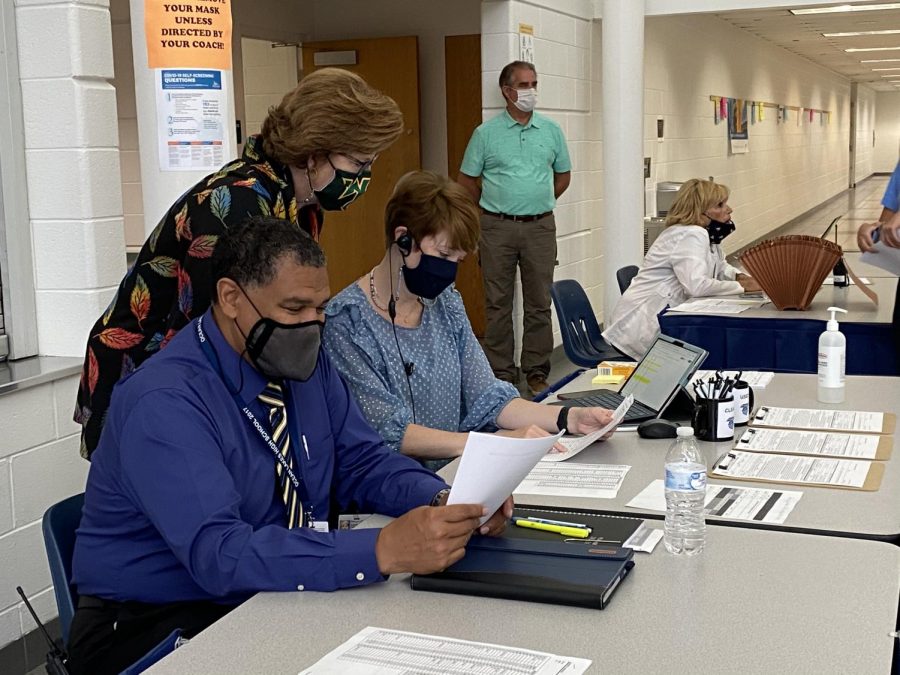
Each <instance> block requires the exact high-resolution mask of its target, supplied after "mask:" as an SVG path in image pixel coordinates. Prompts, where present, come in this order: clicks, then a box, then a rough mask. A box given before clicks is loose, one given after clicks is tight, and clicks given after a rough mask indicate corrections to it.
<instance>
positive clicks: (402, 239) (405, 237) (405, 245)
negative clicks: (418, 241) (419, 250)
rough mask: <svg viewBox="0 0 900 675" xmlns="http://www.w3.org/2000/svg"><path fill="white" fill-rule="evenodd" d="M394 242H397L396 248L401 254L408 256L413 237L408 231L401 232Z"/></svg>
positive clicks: (410, 251)
mask: <svg viewBox="0 0 900 675" xmlns="http://www.w3.org/2000/svg"><path fill="white" fill-rule="evenodd" d="M394 243H395V244H397V248H398V249H399V251H400V253H401V254H402V255H404V256H408V255H409V254H410V253H412V246H413V238H412V235H411V234H410V233H409V232H405V233H403V234H401V235H400V236H399V237H397V239H396V240H395V241H394Z"/></svg>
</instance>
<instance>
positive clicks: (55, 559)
mask: <svg viewBox="0 0 900 675" xmlns="http://www.w3.org/2000/svg"><path fill="white" fill-rule="evenodd" d="M83 507H84V493H83V492H82V493H81V494H77V495H74V496H72V497H69V498H68V499H64V500H62V501H61V502H57V503H56V504H54V505H53V506H51V507H50V508H49V509H47V511H46V513H44V519H43V521H42V523H41V529H42V530H43V533H44V548H45V549H46V550H47V562H48V563H49V564H50V578H51V579H52V581H53V592H54V594H55V595H56V608H57V609H58V610H59V626H60V630H61V633H62V639H63V644H64V645H68V644H69V630H70V629H71V627H72V617H74V616H75V608H76V607H78V591H76V590H75V586H73V585H72V556H73V554H74V553H75V531H76V530H77V529H78V526H79V525H80V524H81V510H82V508H83ZM180 639H181V631H180V630H174V631H172V632H171V633H170V634H169V635H168V636H167V637H166V638H165V639H164V640H163V641H162V642H160V643H159V644H157V645H156V646H155V647H154V648H153V649H151V650H150V651H149V652H147V653H146V654H145V655H144V656H142V657H141V658H140V659H139V660H138V661H136V662H135V663H133V664H132V665H131V666H129V667H128V668H126V669H125V670H123V671H122V675H137V674H138V673H141V672H143V671H144V670H146V669H147V668H149V667H150V666H152V665H153V664H154V663H156V662H157V661H159V660H160V659H161V658H162V657H164V656H165V655H166V654H169V653H170V652H172V651H173V650H174V649H175V647H176V646H177V644H178V642H179V640H180Z"/></svg>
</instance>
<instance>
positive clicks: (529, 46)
mask: <svg viewBox="0 0 900 675" xmlns="http://www.w3.org/2000/svg"><path fill="white" fill-rule="evenodd" d="M519 60H520V61H525V62H527V63H534V26H531V25H529V24H527V23H520V24H519Z"/></svg>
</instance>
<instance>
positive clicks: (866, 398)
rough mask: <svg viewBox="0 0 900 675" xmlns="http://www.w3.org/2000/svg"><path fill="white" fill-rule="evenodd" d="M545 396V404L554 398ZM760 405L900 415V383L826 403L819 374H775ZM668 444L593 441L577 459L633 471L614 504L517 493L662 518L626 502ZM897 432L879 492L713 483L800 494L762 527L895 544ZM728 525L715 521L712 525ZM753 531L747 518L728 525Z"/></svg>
mask: <svg viewBox="0 0 900 675" xmlns="http://www.w3.org/2000/svg"><path fill="white" fill-rule="evenodd" d="M592 376H593V372H592V371H587V372H585V373H583V374H582V375H580V376H579V377H578V378H576V379H575V380H573V381H572V382H570V383H569V384H568V385H567V386H565V387H563V389H562V390H561V391H563V392H565V391H581V390H586V389H591V388H593V387H592V385H591V384H590V381H591V377H592ZM555 398H556V397H555V396H553V397H550V398H548V402H551V401H553V400H555ZM755 404H756V405H757V406H759V405H776V406H789V407H796V408H828V409H843V410H868V411H887V412H897V411H900V378H895V377H874V376H848V377H847V389H846V397H845V402H844V403H840V404H836V405H829V404H826V403H819V402H818V401H816V376H815V375H791V374H784V373H776V374H775V378H774V379H773V380H772V382H770V383H769V385H768V386H767V387H766V388H765V389H759V390H757V391H756V401H755ZM670 443H671V440H667V439H661V440H649V439H642V438H639V437H638V435H637V433H636V432H634V431H620V432H617V433H616V434H614V435H613V437H612V438H611V439H610V440H608V441H605V442H602V443H595V444H594V445H592V446H591V447H590V448H588V449H586V450H584V451H583V452H582V453H581V454H579V455H578V456H577V457H576V458H575V459H573V460H570V461H574V462H585V463H597V464H628V465H631V470H630V471H629V472H628V475H627V476H626V477H625V480H624V482H623V483H622V487H621V488H620V489H619V493H618V495H617V496H616V498H615V499H584V498H572V497H547V496H537V495H533V496H529V495H517V496H516V501H517V502H519V503H521V504H542V505H546V506H556V507H562V508H579V509H592V510H600V511H613V512H621V513H641V514H643V515H650V516H653V515H655V516H662V514H661V513H654V512H646V511H641V510H638V509H632V508H630V507H628V506H625V504H626V503H627V502H629V501H631V499H633V498H634V496H635V495H637V494H638V493H639V492H640V491H641V490H643V489H644V488H645V487H647V485H649V484H650V482H651V481H653V480H656V479H657V478H662V477H663V464H664V459H665V455H666V452H667V451H668V448H669V445H670ZM699 445H700V448H701V450H702V451H703V453H704V456H705V457H706V460H707V463H708V464H709V465H711V464H712V462H714V461H715V460H716V459H717V458H718V457H720V456H721V455H722V454H723V453H724V452H725V451H726V450H728V449H730V448H731V447H732V446H733V443H731V442H725V443H710V442H704V441H701V442H700V443H699ZM898 457H900V429H898V432H897V433H895V434H894V450H893V454H892V456H891V459H890V460H889V461H887V462H886V467H885V472H884V478H883V480H882V483H881V488H880V489H879V490H877V491H876V492H863V491H860V490H842V489H834V488H824V487H811V486H798V485H787V484H774V483H762V482H742V481H726V480H723V479H721V478H716V477H713V478H710V481H711V482H713V483H720V484H723V485H732V484H734V485H745V486H748V487H761V488H766V487H768V488H781V489H785V490H800V491H802V492H803V497H802V498H801V499H800V501H799V502H798V503H797V505H796V506H795V507H794V510H793V511H792V512H791V513H790V515H789V516H788V518H787V520H786V521H785V523H784V525H775V524H771V523H755V524H752V525H753V526H755V527H761V528H764V529H789V530H797V531H811V532H815V533H819V534H834V533H843V534H847V535H850V536H854V537H861V538H874V539H885V540H896V539H898V538H900V459H898ZM457 464H458V462H457V461H454V462H453V463H451V464H449V465H448V466H447V467H444V469H443V470H442V471H441V475H442V476H444V478H445V479H446V480H448V481H449V480H452V477H453V476H454V475H455V469H456V466H457ZM714 520H725V519H722V518H718V517H714V516H710V517H709V518H708V522H712V521H714ZM728 522H730V523H733V524H737V525H742V526H750V525H751V524H750V523H746V522H743V521H728Z"/></svg>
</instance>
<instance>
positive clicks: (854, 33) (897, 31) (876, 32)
mask: <svg viewBox="0 0 900 675" xmlns="http://www.w3.org/2000/svg"><path fill="white" fill-rule="evenodd" d="M898 34H900V29H896V28H893V29H891V30H857V31H851V32H849V33H822V37H860V36H862V35H898Z"/></svg>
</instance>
